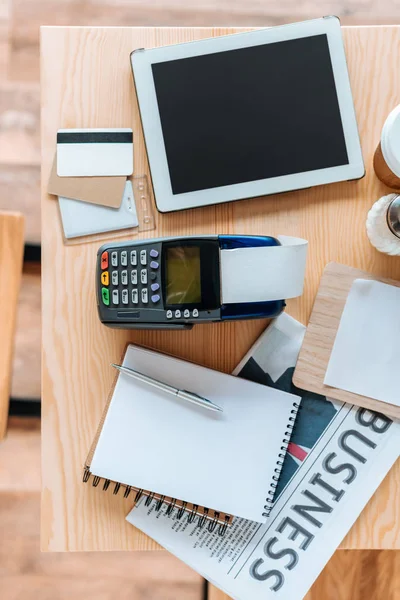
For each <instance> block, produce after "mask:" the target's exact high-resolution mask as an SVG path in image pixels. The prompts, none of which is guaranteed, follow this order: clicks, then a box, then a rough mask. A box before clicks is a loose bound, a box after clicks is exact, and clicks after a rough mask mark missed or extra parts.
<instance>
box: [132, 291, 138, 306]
mask: <svg viewBox="0 0 400 600" xmlns="http://www.w3.org/2000/svg"><path fill="white" fill-rule="evenodd" d="M138 302H139V294H138V291H137V290H132V304H137V303H138Z"/></svg>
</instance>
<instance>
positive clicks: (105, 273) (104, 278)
mask: <svg viewBox="0 0 400 600" xmlns="http://www.w3.org/2000/svg"><path fill="white" fill-rule="evenodd" d="M100 279H101V283H102V285H108V284H109V283H110V276H109V273H108V271H103V273H102V274H101V277H100Z"/></svg>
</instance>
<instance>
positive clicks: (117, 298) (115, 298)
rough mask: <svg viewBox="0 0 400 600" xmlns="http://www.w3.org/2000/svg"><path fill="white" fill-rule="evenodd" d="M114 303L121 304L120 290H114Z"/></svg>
mask: <svg viewBox="0 0 400 600" xmlns="http://www.w3.org/2000/svg"><path fill="white" fill-rule="evenodd" d="M112 301H113V304H119V292H118V290H113V293H112Z"/></svg>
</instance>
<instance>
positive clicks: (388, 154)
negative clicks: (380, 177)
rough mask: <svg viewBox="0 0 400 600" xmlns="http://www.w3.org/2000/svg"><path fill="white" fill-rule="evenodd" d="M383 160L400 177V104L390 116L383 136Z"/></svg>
mask: <svg viewBox="0 0 400 600" xmlns="http://www.w3.org/2000/svg"><path fill="white" fill-rule="evenodd" d="M381 149H382V154H383V158H384V159H385V162H386V164H387V166H388V167H389V169H390V170H391V171H392V172H393V173H394V174H395V175H396V176H397V177H400V104H399V105H398V106H396V108H395V109H393V110H392V112H391V113H390V114H389V116H388V118H387V119H386V121H385V124H384V126H383V129H382V135H381Z"/></svg>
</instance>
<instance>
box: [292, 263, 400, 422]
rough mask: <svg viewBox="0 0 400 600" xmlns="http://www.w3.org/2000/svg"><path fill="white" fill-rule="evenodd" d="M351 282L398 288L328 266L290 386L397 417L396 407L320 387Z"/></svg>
mask: <svg viewBox="0 0 400 600" xmlns="http://www.w3.org/2000/svg"><path fill="white" fill-rule="evenodd" d="M355 279H370V280H374V281H380V282H382V283H387V284H389V285H394V286H396V287H400V281H396V280H394V279H387V278H384V277H378V276H376V275H373V274H372V273H368V272H367V271H362V270H360V269H355V268H353V267H348V266H345V265H340V264H338V263H334V262H332V263H329V264H328V265H327V266H326V267H325V270H324V272H323V275H322V278H321V282H320V286H319V289H318V292H317V296H316V298H315V302H314V306H313V309H312V312H311V316H310V321H309V324H308V327H307V331H306V334H305V337H304V341H303V345H302V347H301V350H300V354H299V357H298V360H297V364H296V368H295V371H294V374H293V383H294V384H295V385H296V386H297V387H299V388H301V389H303V390H307V391H310V392H315V393H316V394H321V395H323V396H327V397H329V398H333V399H335V400H341V401H342V402H348V403H349V404H355V405H356V406H362V407H364V408H368V409H371V410H374V411H377V412H381V413H383V414H385V415H388V416H390V417H395V418H400V407H399V406H394V405H393V404H388V403H387V402H380V401H379V400H375V399H373V398H368V397H367V396H361V395H359V394H354V393H353V392H347V391H345V390H341V389H338V388H334V387H330V386H328V385H325V384H324V378H325V373H326V370H327V367H328V363H329V359H330V356H331V352H332V348H333V344H334V342H335V338H336V333H337V330H338V327H339V323H340V319H341V317H342V313H343V309H344V306H345V303H346V299H347V296H348V294H349V291H350V288H351V286H352V284H353V281H354V280H355Z"/></svg>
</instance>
